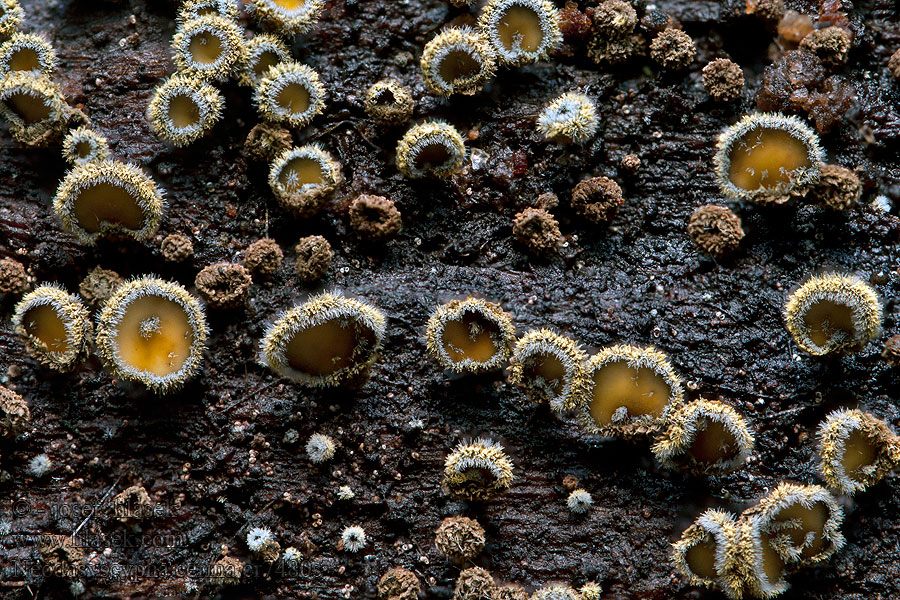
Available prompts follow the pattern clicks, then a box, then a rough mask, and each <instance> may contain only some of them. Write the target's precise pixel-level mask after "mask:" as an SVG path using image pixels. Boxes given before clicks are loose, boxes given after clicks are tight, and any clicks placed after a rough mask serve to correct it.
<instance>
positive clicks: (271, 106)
mask: <svg viewBox="0 0 900 600" xmlns="http://www.w3.org/2000/svg"><path fill="white" fill-rule="evenodd" d="M254 100H255V102H256V107H257V110H258V111H259V114H260V116H261V117H262V118H263V119H265V120H267V121H274V122H276V123H285V124H287V125H290V126H291V127H305V126H306V125H308V124H309V123H310V121H312V120H313V118H314V117H315V116H316V115H318V114H320V113H321V112H322V111H323V110H324V109H325V87H324V86H323V85H322V84H321V83H320V82H319V75H318V73H316V72H315V71H313V70H312V69H310V68H309V67H307V66H306V65H301V64H299V63H296V62H293V61H291V62H283V63H278V64H277V65H275V66H273V67H270V68H269V69H268V70H267V71H266V72H265V74H263V76H262V78H261V79H260V80H259V82H258V83H257V84H256V93H255V95H254Z"/></svg>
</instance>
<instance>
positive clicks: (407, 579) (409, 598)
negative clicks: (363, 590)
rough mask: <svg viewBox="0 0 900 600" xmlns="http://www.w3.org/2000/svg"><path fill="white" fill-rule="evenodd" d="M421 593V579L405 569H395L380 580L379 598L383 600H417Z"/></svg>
mask: <svg viewBox="0 0 900 600" xmlns="http://www.w3.org/2000/svg"><path fill="white" fill-rule="evenodd" d="M420 591H421V584H420V583H419V578H418V577H417V576H416V574H415V573H413V572H412V571H410V570H409V569H404V568H403V567H394V568H393V569H391V570H390V571H388V572H387V573H385V574H384V575H382V576H381V579H379V580H378V597H379V598H380V599H381V600H417V599H418V597H419V592H420Z"/></svg>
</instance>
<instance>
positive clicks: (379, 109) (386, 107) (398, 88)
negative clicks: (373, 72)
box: [363, 78, 416, 125]
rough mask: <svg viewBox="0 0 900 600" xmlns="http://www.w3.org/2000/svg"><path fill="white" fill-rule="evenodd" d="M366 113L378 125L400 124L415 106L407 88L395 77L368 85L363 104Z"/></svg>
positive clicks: (407, 117)
mask: <svg viewBox="0 0 900 600" xmlns="http://www.w3.org/2000/svg"><path fill="white" fill-rule="evenodd" d="M363 106H364V107H365V109H366V114H367V115H369V116H370V117H371V118H372V120H373V121H375V122H376V123H378V124H380V125H400V124H403V123H406V122H407V121H409V118H410V117H411V116H412V114H413V110H414V109H415V107H416V101H415V100H414V99H413V97H412V92H410V91H409V88H408V87H406V86H405V85H403V84H402V83H400V82H399V81H397V80H396V79H390V78H388V79H382V80H381V81H377V82H375V83H373V84H372V85H370V86H369V89H367V90H366V99H365V102H364V104H363Z"/></svg>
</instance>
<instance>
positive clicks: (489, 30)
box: [478, 0, 562, 65]
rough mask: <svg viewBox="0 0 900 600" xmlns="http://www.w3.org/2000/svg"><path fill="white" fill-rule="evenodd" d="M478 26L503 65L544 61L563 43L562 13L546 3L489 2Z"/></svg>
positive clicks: (534, 0)
mask: <svg viewBox="0 0 900 600" xmlns="http://www.w3.org/2000/svg"><path fill="white" fill-rule="evenodd" d="M478 27H479V28H480V29H481V34H482V35H483V36H484V37H485V39H486V40H487V41H488V42H489V43H490V44H491V45H492V46H493V47H494V51H495V52H496V53H497V60H498V61H499V62H500V64H502V65H525V64H528V63H533V62H536V61H538V60H542V59H544V58H547V55H548V54H549V53H550V52H551V51H552V50H554V49H555V48H556V47H557V46H559V44H560V43H562V34H561V33H560V30H559V12H558V11H557V9H556V7H555V6H553V3H552V2H548V1H547V0H490V1H489V2H488V3H487V6H485V7H484V9H483V10H482V11H481V15H480V17H479V18H478Z"/></svg>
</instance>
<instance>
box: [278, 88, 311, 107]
mask: <svg viewBox="0 0 900 600" xmlns="http://www.w3.org/2000/svg"><path fill="white" fill-rule="evenodd" d="M275 101H276V102H277V103H278V106H280V107H281V108H283V109H284V110H286V111H288V112H290V113H293V114H303V113H305V112H306V111H307V110H308V109H309V90H308V89H306V88H305V87H303V86H302V85H300V84H299V83H289V84H288V85H286V86H284V89H282V90H281V91H280V92H278V96H277V97H276V98H275Z"/></svg>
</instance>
